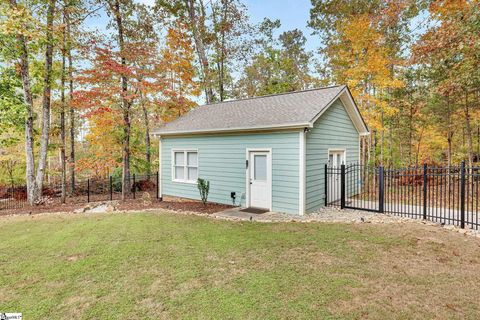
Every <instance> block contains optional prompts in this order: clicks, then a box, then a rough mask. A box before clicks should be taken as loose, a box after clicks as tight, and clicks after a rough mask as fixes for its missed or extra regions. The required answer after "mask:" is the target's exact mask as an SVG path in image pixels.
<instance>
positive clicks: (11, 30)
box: [0, 5, 40, 38]
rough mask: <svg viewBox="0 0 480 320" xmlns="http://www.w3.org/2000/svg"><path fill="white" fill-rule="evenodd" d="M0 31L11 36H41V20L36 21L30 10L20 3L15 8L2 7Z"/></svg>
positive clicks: (0, 10) (0, 8)
mask: <svg viewBox="0 0 480 320" xmlns="http://www.w3.org/2000/svg"><path fill="white" fill-rule="evenodd" d="M0 16H1V17H4V19H0V33H2V34H4V35H9V36H16V35H19V34H21V35H23V36H25V37H26V38H37V37H39V33H40V30H39V29H38V25H39V22H38V21H35V19H34V18H33V17H32V15H31V13H30V11H29V10H28V9H27V8H25V7H23V6H20V5H17V6H16V7H15V8H11V7H4V6H2V7H0Z"/></svg>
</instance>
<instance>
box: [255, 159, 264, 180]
mask: <svg viewBox="0 0 480 320" xmlns="http://www.w3.org/2000/svg"><path fill="white" fill-rule="evenodd" d="M254 157H255V159H254V163H255V166H254V172H253V177H254V179H255V180H257V181H266V180H267V156H266V155H255V156H254Z"/></svg>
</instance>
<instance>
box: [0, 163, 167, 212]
mask: <svg viewBox="0 0 480 320" xmlns="http://www.w3.org/2000/svg"><path fill="white" fill-rule="evenodd" d="M158 181H159V175H158V172H157V173H154V174H143V175H136V174H132V175H131V176H130V177H129V179H128V182H129V183H128V184H129V188H128V192H126V193H125V199H137V198H141V197H149V198H151V199H155V198H159V194H158V191H159V189H158ZM42 194H43V196H42V198H41V199H40V203H41V204H44V205H56V204H60V203H61V202H62V201H61V200H62V188H61V184H47V185H45V186H44V187H43V192H42ZM121 198H122V177H113V176H110V177H109V178H108V179H98V178H91V179H87V180H83V181H78V182H75V186H74V188H73V190H72V188H71V186H70V185H67V196H66V198H65V203H66V204H81V203H88V202H96V201H111V200H120V199H121ZM28 205H29V204H28V201H27V187H26V186H25V185H20V186H18V185H10V186H0V210H14V209H21V208H25V207H27V206H28Z"/></svg>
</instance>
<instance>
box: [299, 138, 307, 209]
mask: <svg viewBox="0 0 480 320" xmlns="http://www.w3.org/2000/svg"><path fill="white" fill-rule="evenodd" d="M298 138H299V141H298V145H299V148H298V149H299V166H298V167H299V172H298V174H299V179H298V180H299V187H298V194H299V199H298V213H299V214H300V215H302V216H303V215H304V214H305V198H306V193H305V190H306V186H305V181H306V179H305V176H306V171H305V170H306V163H305V162H306V156H305V154H306V152H305V150H306V148H305V144H306V141H305V140H306V135H305V131H304V130H302V131H300V132H299V136H298Z"/></svg>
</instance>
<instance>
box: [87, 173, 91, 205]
mask: <svg viewBox="0 0 480 320" xmlns="http://www.w3.org/2000/svg"><path fill="white" fill-rule="evenodd" d="M87 202H90V178H89V179H87Z"/></svg>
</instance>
